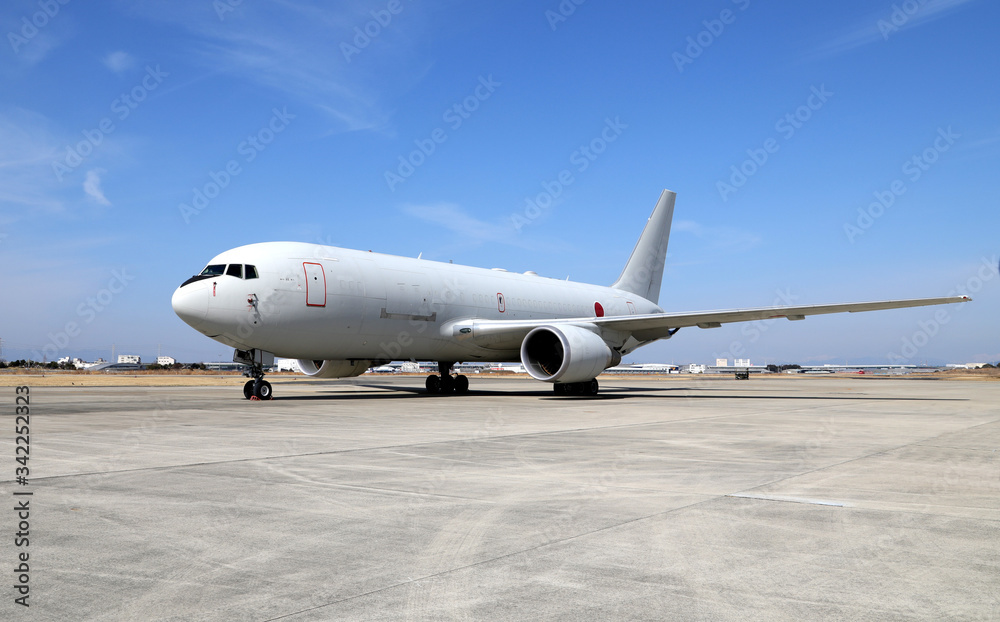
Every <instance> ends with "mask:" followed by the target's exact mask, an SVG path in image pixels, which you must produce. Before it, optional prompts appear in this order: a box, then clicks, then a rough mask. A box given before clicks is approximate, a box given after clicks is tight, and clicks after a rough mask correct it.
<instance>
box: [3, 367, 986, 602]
mask: <svg viewBox="0 0 1000 622" xmlns="http://www.w3.org/2000/svg"><path fill="white" fill-rule="evenodd" d="M422 383H423V381H422V379H421V378H380V377H367V376H366V377H362V378H359V379H355V380H354V381H347V382H345V381H321V382H314V383H308V384H306V383H303V382H301V381H299V382H295V383H291V382H282V381H281V380H280V379H279V380H276V381H275V383H274V392H275V397H276V399H274V400H273V401H271V402H260V403H257V402H248V401H246V400H244V399H242V395H241V393H240V390H239V388H238V387H180V388H117V387H109V388H87V389H79V388H47V387H38V388H34V389H32V391H31V415H32V417H31V454H30V465H31V475H30V482H29V485H28V486H17V485H15V484H14V483H13V481H12V480H13V474H14V468H15V467H16V466H18V465H17V464H16V463H15V462H14V457H15V449H14V447H15V438H14V436H15V433H14V422H13V418H14V416H13V410H14V408H13V407H14V399H15V398H14V390H13V389H10V388H5V389H2V392H3V394H5V395H7V396H8V397H7V398H6V400H7V403H8V405H9V406H8V407H7V410H6V412H8V413H9V414H10V416H9V417H8V424H9V425H7V426H5V428H6V432H5V433H4V434H2V435H0V453H2V455H3V459H2V462H3V463H4V464H6V465H7V466H6V467H5V468H4V471H3V475H2V476H0V477H2V478H3V479H4V480H5V481H3V482H2V483H0V487H2V490H3V492H4V495H5V496H6V498H7V501H6V502H5V505H6V506H8V507H11V506H13V505H14V500H15V499H18V498H21V497H13V496H12V493H13V492H15V491H21V492H24V491H32V492H33V493H34V494H33V496H32V497H31V516H30V526H31V539H30V547H28V550H30V561H31V564H30V601H29V602H30V604H31V606H30V608H28V609H27V610H26V609H25V608H23V607H21V606H19V605H16V604H15V603H14V598H15V597H17V593H16V590H14V588H13V587H10V586H11V585H12V582H11V577H12V576H16V573H12V571H13V569H14V567H15V565H16V560H15V555H16V554H17V552H18V551H20V550H22V549H15V547H14V532H15V530H16V529H17V518H16V516H15V513H14V512H12V511H9V510H8V511H6V512H0V533H2V534H3V537H2V538H0V542H2V545H0V567H3V568H4V570H5V571H6V573H5V576H6V577H7V581H5V582H4V584H5V585H7V586H8V587H6V588H4V589H3V593H4V594H5V597H4V598H3V600H2V603H0V619H3V620H19V619H24V620H227V621H228V620H254V621H266V620H287V621H291V622H306V621H315V620H802V619H810V620H817V619H870V620H876V619H877V620H917V619H919V620H943V619H953V620H955V619H957V620H998V619H1000V529H998V527H1000V452H998V450H1000V383H996V382H960V381H959V382H953V381H914V380H871V379H864V380H863V379H834V378H788V379H785V378H771V379H757V378H755V379H751V380H750V381H742V382H738V381H735V380H731V379H728V378H727V379H714V380H707V379H700V378H699V377H697V376H690V377H684V378H680V379H677V378H674V379H670V380H659V381H656V380H647V379H638V378H624V379H612V380H602V393H601V395H600V396H599V397H598V398H597V399H587V398H566V397H556V396H554V395H553V394H552V392H551V389H550V388H549V386H548V385H542V384H540V383H535V382H532V381H527V380H476V379H473V381H472V389H473V392H472V393H471V394H469V395H467V396H451V397H442V396H429V395H423V394H422V393H421V392H420V389H421V387H422Z"/></svg>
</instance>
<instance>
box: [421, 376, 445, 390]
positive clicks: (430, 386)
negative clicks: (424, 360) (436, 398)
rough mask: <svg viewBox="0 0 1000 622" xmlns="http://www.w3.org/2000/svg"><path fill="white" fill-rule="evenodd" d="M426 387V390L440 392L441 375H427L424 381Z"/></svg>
mask: <svg viewBox="0 0 1000 622" xmlns="http://www.w3.org/2000/svg"><path fill="white" fill-rule="evenodd" d="M424 386H425V387H426V388H427V392H428V393H431V394H434V393H440V392H441V377H440V376H427V381H426V382H425V383H424Z"/></svg>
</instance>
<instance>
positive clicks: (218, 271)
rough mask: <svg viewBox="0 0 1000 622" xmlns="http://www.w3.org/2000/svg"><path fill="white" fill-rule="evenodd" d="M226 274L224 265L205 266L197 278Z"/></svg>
mask: <svg viewBox="0 0 1000 622" xmlns="http://www.w3.org/2000/svg"><path fill="white" fill-rule="evenodd" d="M225 273H226V264H224V263H219V264H212V265H210V266H205V269H204V270H202V271H201V274H200V275H199V276H221V275H223V274H225Z"/></svg>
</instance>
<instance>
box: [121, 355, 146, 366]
mask: <svg viewBox="0 0 1000 622" xmlns="http://www.w3.org/2000/svg"><path fill="white" fill-rule="evenodd" d="M118 362H119V363H134V364H136V365H138V364H140V363H142V358H141V357H140V356H139V355H138V354H119V355H118Z"/></svg>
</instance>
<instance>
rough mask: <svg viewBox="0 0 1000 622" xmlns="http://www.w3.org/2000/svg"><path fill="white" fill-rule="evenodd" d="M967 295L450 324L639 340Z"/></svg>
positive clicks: (500, 341)
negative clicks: (578, 330)
mask: <svg viewBox="0 0 1000 622" xmlns="http://www.w3.org/2000/svg"><path fill="white" fill-rule="evenodd" d="M970 300H972V299H971V298H969V297H968V296H949V297H944V298H911V299H908V300H883V301H877V302H845V303H836V304H825V305H802V306H795V307H759V308H755V309H728V310H717V311H694V312H686V313H655V314H648V315H618V316H613V317H581V318H560V319H549V320H544V319H533V320H463V321H459V322H456V323H455V324H453V326H452V329H453V334H454V335H455V336H456V337H459V338H470V337H471V338H472V339H473V340H474V341H476V342H482V343H483V345H487V347H489V345H496V346H502V345H507V344H509V343H510V342H516V341H519V340H520V339H523V338H524V336H525V335H527V334H528V332H530V331H531V330H532V329H533V328H536V327H538V326H552V325H559V324H577V325H579V324H591V325H594V326H598V327H600V328H601V329H606V330H612V331H621V332H626V333H631V334H632V336H633V337H635V338H636V339H638V340H639V341H652V340H655V339H663V338H666V337H669V336H670V335H672V334H673V332H674V331H675V330H676V329H678V328H684V327H688V326H697V327H699V328H718V327H719V326H722V325H723V324H729V323H732V322H750V321H754V320H769V319H774V318H782V317H783V318H786V319H789V320H802V319H805V317H806V316H807V315H824V314H827V313H858V312H861V311H880V310H883V309H903V308H907V307H923V306H928V305H941V304H950V303H955V302H969V301H970Z"/></svg>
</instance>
